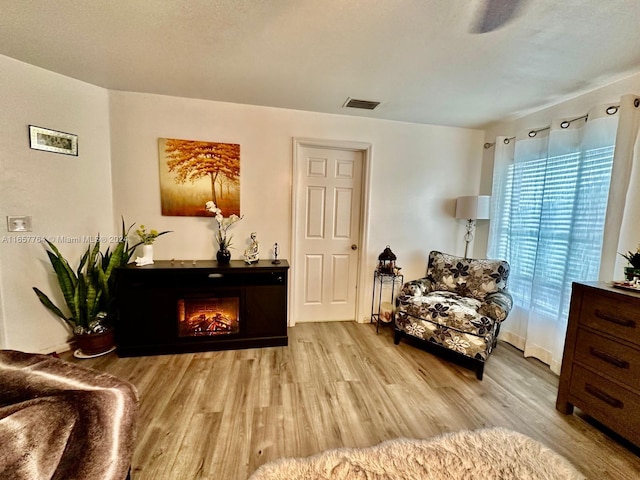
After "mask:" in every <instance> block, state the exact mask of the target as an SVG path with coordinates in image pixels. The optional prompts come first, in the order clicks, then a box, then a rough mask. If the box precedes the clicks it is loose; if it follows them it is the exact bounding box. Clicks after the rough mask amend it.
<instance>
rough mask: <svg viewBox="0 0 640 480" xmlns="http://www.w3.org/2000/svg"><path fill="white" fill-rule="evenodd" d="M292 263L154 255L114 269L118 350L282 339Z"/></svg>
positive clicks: (159, 350) (193, 348)
mask: <svg viewBox="0 0 640 480" xmlns="http://www.w3.org/2000/svg"><path fill="white" fill-rule="evenodd" d="M288 269H289V264H288V263H287V261H286V260H282V261H281V263H280V264H279V265H273V264H272V263H271V261H269V260H260V261H259V262H257V263H254V264H251V265H247V264H245V263H244V261H242V260H232V261H231V263H230V264H229V265H218V262H216V261H215V260H213V261H211V260H198V261H196V262H195V263H194V262H192V261H184V262H180V261H156V262H155V263H154V264H153V265H146V266H143V267H136V266H135V264H130V265H127V266H126V267H122V268H119V269H117V271H116V280H117V302H118V315H117V319H116V325H115V326H116V341H117V345H118V354H119V355H121V356H125V357H127V356H136V355H155V354H166V353H182V352H197V351H206V350H225V349H235V348H252V347H270V346H282V345H287V342H288V340H287V283H288Z"/></svg>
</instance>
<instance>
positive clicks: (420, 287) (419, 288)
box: [399, 277, 431, 297]
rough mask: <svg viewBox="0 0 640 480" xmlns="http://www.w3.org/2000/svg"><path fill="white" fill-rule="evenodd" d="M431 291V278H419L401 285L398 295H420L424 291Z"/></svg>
mask: <svg viewBox="0 0 640 480" xmlns="http://www.w3.org/2000/svg"><path fill="white" fill-rule="evenodd" d="M430 291H431V280H429V279H428V278H426V277H425V278H419V279H417V280H411V281H410V282H407V283H405V284H404V285H403V286H402V290H401V291H400V294H399V296H400V297H421V296H423V295H424V294H425V293H429V292H430Z"/></svg>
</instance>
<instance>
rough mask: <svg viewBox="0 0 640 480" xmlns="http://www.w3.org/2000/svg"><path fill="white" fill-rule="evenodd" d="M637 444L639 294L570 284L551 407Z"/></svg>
mask: <svg viewBox="0 0 640 480" xmlns="http://www.w3.org/2000/svg"><path fill="white" fill-rule="evenodd" d="M574 406H576V407H578V408H579V409H581V410H582V411H583V412H584V413H586V414H587V415H590V416H591V417H593V418H595V419H596V420H598V421H599V422H600V423H602V424H603V425H606V426H607V427H609V428H611V429H612V430H613V431H615V432H617V433H618V434H620V435H621V436H623V437H625V438H626V439H628V440H629V441H631V442H632V443H634V444H635V445H639V446H640V293H636V292H631V291H626V290H621V289H617V288H613V287H611V286H610V285H607V284H605V283H601V282H591V283H587V282H585V283H574V284H573V290H572V294H571V307H570V310H569V324H568V327H567V337H566V342H565V347H564V357H563V359H562V373H561V375H560V386H559V389H558V398H557V402H556V408H557V409H558V410H559V411H561V412H562V413H565V414H571V413H573V407H574Z"/></svg>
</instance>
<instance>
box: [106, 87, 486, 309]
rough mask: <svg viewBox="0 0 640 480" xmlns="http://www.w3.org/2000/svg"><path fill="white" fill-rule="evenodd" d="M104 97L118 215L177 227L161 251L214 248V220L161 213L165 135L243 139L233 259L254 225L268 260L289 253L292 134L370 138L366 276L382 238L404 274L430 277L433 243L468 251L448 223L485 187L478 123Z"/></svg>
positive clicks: (209, 253)
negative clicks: (473, 126)
mask: <svg viewBox="0 0 640 480" xmlns="http://www.w3.org/2000/svg"><path fill="white" fill-rule="evenodd" d="M109 95H110V115H111V134H112V137H111V138H112V145H111V151H112V168H113V192H114V212H115V215H116V216H117V217H118V216H120V215H123V216H124V218H125V220H126V222H127V223H132V222H137V223H142V224H144V225H145V226H147V227H150V228H155V229H158V230H172V231H173V233H171V234H169V235H165V236H163V237H161V238H160V239H158V241H157V242H156V243H155V247H154V250H155V253H154V255H155V257H156V258H159V259H162V258H164V259H171V258H175V259H184V260H191V259H210V258H213V256H214V254H215V248H214V245H213V243H212V238H213V237H212V235H213V229H212V224H211V219H208V218H199V217H163V216H162V215H161V213H160V187H159V173H158V169H159V165H158V146H157V139H158V138H159V137H169V138H179V139H191V140H207V141H215V142H227V143H238V144H240V155H241V160H240V162H241V166H240V170H241V173H240V176H241V210H242V214H243V215H244V219H243V220H242V221H241V222H239V223H237V224H236V225H234V226H233V227H232V229H231V230H230V232H231V231H233V234H234V242H235V247H236V248H235V249H234V250H232V258H241V255H242V253H243V251H244V248H245V245H246V239H248V237H249V235H250V233H251V232H252V231H256V232H257V233H258V239H259V240H260V242H261V246H262V251H263V252H264V254H263V255H264V256H268V255H269V252H270V247H271V245H273V243H274V242H278V244H279V246H280V248H281V250H280V257H281V258H287V259H289V260H290V252H291V245H290V239H291V183H292V155H293V154H292V140H293V138H294V137H306V138H316V139H327V140H345V141H357V142H367V143H371V144H372V145H373V154H372V156H373V158H372V166H371V185H370V191H371V193H372V197H371V201H370V231H369V232H368V246H369V248H370V251H368V252H366V258H367V261H366V265H364V266H363V268H365V269H366V270H365V271H370V272H371V274H372V275H373V270H374V268H375V265H376V262H377V258H378V255H379V254H380V253H381V252H382V250H383V249H384V247H385V246H386V245H387V244H388V245H390V246H391V248H392V250H393V251H394V253H395V254H396V255H397V257H398V264H399V265H400V266H401V267H403V270H402V271H403V273H404V274H405V278H407V279H408V278H417V277H420V276H422V275H423V274H424V272H425V270H426V256H427V254H428V252H429V250H431V249H441V250H444V251H447V252H451V253H458V254H462V253H463V252H464V242H463V235H464V222H462V221H458V220H455V219H454V218H453V216H454V207H455V198H456V197H458V196H460V195H471V194H475V193H477V192H478V178H479V176H480V169H481V155H482V143H483V138H484V137H483V132H482V131H480V130H468V129H457V128H451V127H438V126H430V125H418V124H410V123H402V122H392V121H382V120H372V119H367V118H362V117H348V116H341V115H327V114H319V113H310V112H302V111H294V110H285V109H276V108H267V107H257V106H249V105H238V104H229V103H221V102H211V101H203V100H193V99H185V98H175V97H166V96H158V95H147V94H138V93H126V92H110V94H109ZM292 268H295V265H293V266H292ZM370 289H371V284H369V285H364V286H363V292H364V298H365V299H366V298H369V300H368V302H367V301H365V302H364V303H365V305H366V304H367V303H368V304H369V306H368V309H370V293H369V292H370V291H371V290H370ZM364 310H366V308H364ZM363 313H364V312H363V311H361V312H360V315H362V314H363ZM368 313H370V312H368ZM360 319H361V317H360Z"/></svg>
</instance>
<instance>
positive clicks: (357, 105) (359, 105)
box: [343, 98, 380, 110]
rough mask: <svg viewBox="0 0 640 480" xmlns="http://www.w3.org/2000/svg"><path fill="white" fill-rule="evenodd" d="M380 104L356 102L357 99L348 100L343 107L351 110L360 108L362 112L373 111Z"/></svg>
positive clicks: (366, 101) (364, 101)
mask: <svg viewBox="0 0 640 480" xmlns="http://www.w3.org/2000/svg"><path fill="white" fill-rule="evenodd" d="M378 105H380V102H373V101H371V100H356V99H355V98H347V101H346V102H344V105H343V107H349V108H360V109H362V110H373V109H374V108H376V107H377V106H378Z"/></svg>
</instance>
